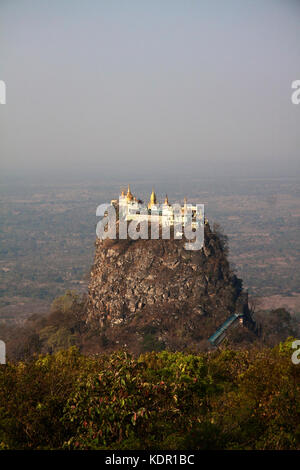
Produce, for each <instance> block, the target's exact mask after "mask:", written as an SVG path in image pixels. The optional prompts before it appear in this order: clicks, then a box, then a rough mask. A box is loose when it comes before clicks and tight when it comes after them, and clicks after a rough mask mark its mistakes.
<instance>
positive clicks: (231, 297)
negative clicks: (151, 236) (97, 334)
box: [87, 224, 251, 347]
mask: <svg viewBox="0 0 300 470" xmlns="http://www.w3.org/2000/svg"><path fill="white" fill-rule="evenodd" d="M237 312H239V313H243V314H244V317H245V323H247V321H248V322H251V317H250V314H249V310H248V300H247V295H246V294H245V293H244V292H243V290H242V282H241V280H239V279H238V278H237V277H236V275H235V274H233V273H232V272H231V270H230V267H229V263H228V260H227V255H226V250H225V249H224V246H223V243H222V241H221V239H220V237H219V236H218V235H217V234H216V233H214V232H213V231H212V230H211V229H210V226H209V224H206V226H205V243H204V247H203V249H201V250H199V251H187V250H186V249H185V248H184V240H174V239H171V240H162V239H159V240H136V241H133V240H108V239H107V240H104V241H103V240H99V239H97V241H96V254H95V261H94V265H93V267H92V271H91V280H90V284H89V308H88V317H87V322H88V323H89V324H90V325H92V324H94V325H98V326H100V327H101V328H106V331H107V328H113V327H115V328H116V327H118V330H119V328H120V327H121V326H123V327H126V328H127V330H128V327H129V326H131V332H133V330H134V334H136V335H137V336H136V339H137V340H140V341H141V340H142V339H141V337H140V336H141V335H140V334H139V332H142V331H146V330H147V328H148V330H149V327H151V328H152V330H151V328H150V330H149V331H152V334H153V335H155V338H156V339H157V340H159V341H161V342H163V343H164V345H169V346H170V341H171V343H172V341H173V343H174V341H175V343H176V341H177V340H176V338H175V337H178V338H177V339H178V341H177V343H178V344H179V343H180V345H181V347H184V345H186V344H188V345H191V344H192V345H194V346H195V345H196V344H197V343H199V341H201V340H207V338H208V337H209V336H210V334H212V333H213V332H214V330H215V328H216V327H218V326H219V325H220V324H221V323H222V322H223V321H224V320H225V319H226V318H227V317H228V316H229V315H231V314H232V313H237ZM148 330H147V331H148ZM120 331H121V330H120ZM174 335H175V336H174ZM170 338H173V339H172V340H170ZM174 338H175V339H174ZM177 343H176V344H177ZM177 347H178V345H177Z"/></svg>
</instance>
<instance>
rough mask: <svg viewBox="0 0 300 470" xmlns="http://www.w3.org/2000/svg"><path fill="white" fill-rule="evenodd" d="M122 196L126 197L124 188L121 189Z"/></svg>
mask: <svg viewBox="0 0 300 470" xmlns="http://www.w3.org/2000/svg"><path fill="white" fill-rule="evenodd" d="M121 196H122V197H125V192H124V189H122V191H121Z"/></svg>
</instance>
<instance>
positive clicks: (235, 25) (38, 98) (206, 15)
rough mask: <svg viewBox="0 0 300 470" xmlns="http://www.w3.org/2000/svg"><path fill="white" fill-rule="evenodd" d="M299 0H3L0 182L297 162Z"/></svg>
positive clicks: (266, 167)
mask: <svg viewBox="0 0 300 470" xmlns="http://www.w3.org/2000/svg"><path fill="white" fill-rule="evenodd" d="M299 15H300V4H299V2H297V1H292V0H288V1H279V0H265V1H263V2H262V1H260V0H255V1H250V0H246V1H243V2H240V1H238V0H229V1H227V2H223V1H216V0H213V1H210V2H206V1H205V2H201V1H199V2H197V1H187V2H182V1H177V0H175V1H174V0H172V1H171V0H168V1H164V2H161V1H157V0H156V1H151V2H140V1H136V0H132V1H129V2H122V1H114V2H108V1H100V2H99V1H94V0H90V1H87V2H81V1H77V0H74V1H72V2H70V1H68V0H60V1H58V0H54V1H51V2H48V1H43V0H42V1H37V0H26V1H23V2H20V1H11V0H2V1H1V4H0V74H1V77H0V78H1V79H2V80H4V81H5V82H6V85H7V104H6V105H5V106H1V109H0V142H1V143H0V146H1V147H0V149H1V175H0V178H1V181H6V180H7V177H9V176H10V177H19V178H20V177H21V178H25V177H26V178H30V179H38V181H40V178H43V181H47V179H48V180H49V181H51V180H52V181H53V180H56V179H57V178H61V177H64V178H65V179H69V178H71V177H72V178H76V179H80V178H82V177H85V178H91V177H93V178H94V179H96V178H99V180H101V179H102V178H106V177H117V178H118V177H120V178H125V177H126V178H131V179H133V178H140V177H146V178H152V180H154V181H155V179H156V178H161V177H165V178H167V177H170V176H171V177H177V178H180V175H181V174H184V175H186V176H191V175H195V174H198V175H199V176H204V177H241V176H242V177H282V176H284V177H286V176H295V175H298V176H299V174H300V171H299V170H300V165H299V148H300V133H299V119H300V117H299V112H300V107H299V106H295V105H292V103H291V83H292V81H293V80H296V79H299V61H300V51H299Z"/></svg>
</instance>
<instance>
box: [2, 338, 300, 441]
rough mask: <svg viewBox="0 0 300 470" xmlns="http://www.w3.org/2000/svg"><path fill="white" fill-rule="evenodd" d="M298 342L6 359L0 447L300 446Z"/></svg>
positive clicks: (61, 352)
mask: <svg viewBox="0 0 300 470" xmlns="http://www.w3.org/2000/svg"><path fill="white" fill-rule="evenodd" d="M291 352H292V349H291V342H290V341H287V342H286V343H284V344H281V345H280V346H278V347H276V348H274V349H264V350H261V351H251V352H248V351H231V350H219V351H216V352H213V353H207V354H201V355H192V354H184V353H178V352H177V353H170V352H167V351H163V352H159V353H157V352H156V353H146V354H144V355H142V356H140V357H139V358H138V359H135V358H134V357H132V356H130V355H129V354H127V353H126V352H118V353H114V354H111V355H107V356H105V355H101V356H97V357H86V356H83V355H81V354H80V353H79V352H78V350H77V349H76V348H70V349H69V350H67V351H60V352H58V353H56V354H53V355H47V356H41V357H40V358H38V359H35V360H31V361H28V362H19V363H16V364H13V363H9V364H8V365H6V366H2V367H0V448H1V449H60V448H64V449H159V450H163V449H169V450H171V449H180V450H181V449H182V450H188V449H193V450H197V449H300V393H299V392H300V380H299V379H300V366H299V365H294V364H292V362H291Z"/></svg>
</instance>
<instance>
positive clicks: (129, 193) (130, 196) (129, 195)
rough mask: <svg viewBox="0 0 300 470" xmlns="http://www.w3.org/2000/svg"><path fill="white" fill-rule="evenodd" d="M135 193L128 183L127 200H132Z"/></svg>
mask: <svg viewBox="0 0 300 470" xmlns="http://www.w3.org/2000/svg"><path fill="white" fill-rule="evenodd" d="M132 199H133V195H132V194H131V191H130V185H128V190H127V201H132Z"/></svg>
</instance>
